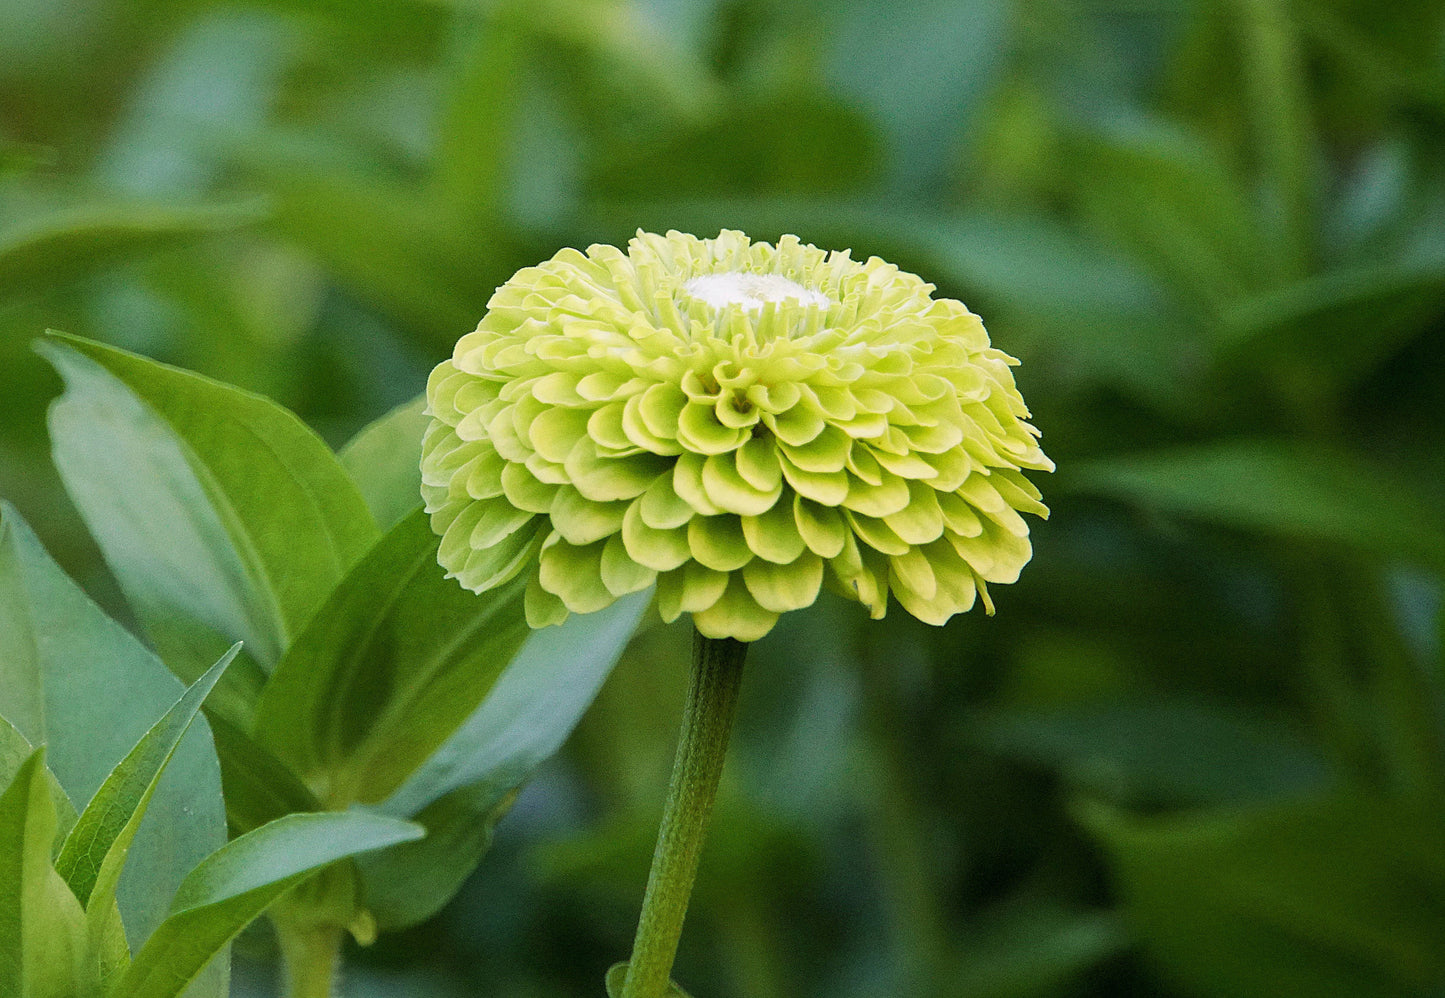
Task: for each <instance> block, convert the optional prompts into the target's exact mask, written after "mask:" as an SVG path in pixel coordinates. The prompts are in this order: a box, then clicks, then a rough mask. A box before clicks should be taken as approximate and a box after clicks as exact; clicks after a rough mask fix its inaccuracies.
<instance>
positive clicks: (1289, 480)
mask: <svg viewBox="0 0 1445 998" xmlns="http://www.w3.org/2000/svg"><path fill="white" fill-rule="evenodd" d="M1061 477H1062V478H1063V479H1064V481H1063V482H1061V483H1059V484H1062V485H1065V486H1066V487H1068V488H1071V489H1072V490H1074V491H1076V492H1080V491H1081V492H1092V493H1098V494H1103V495H1110V496H1116V497H1118V498H1121V499H1125V500H1128V501H1130V502H1135V503H1138V504H1140V505H1143V506H1145V507H1147V508H1150V509H1155V510H1159V511H1161V512H1164V513H1169V514H1173V515H1179V516H1187V517H1191V518H1195V519H1200V520H1205V521H1209V522H1212V523H1218V524H1222V525H1224V526H1228V527H1234V528H1237V529H1243V530H1250V531H1257V532H1262V533H1265V534H1269V535H1273V536H1278V537H1287V538H1291V539H1297V540H1308V541H1316V542H1325V543H1329V544H1340V545H1347V546H1350V547H1354V548H1357V549H1359V550H1362V551H1364V552H1366V553H1369V554H1375V555H1389V556H1393V557H1399V558H1402V559H1405V560H1407V561H1416V562H1423V563H1424V564H1426V565H1430V566H1433V567H1436V568H1439V567H1442V566H1445V517H1442V516H1441V515H1440V514H1439V512H1438V511H1437V506H1436V505H1435V504H1434V503H1432V502H1431V501H1429V499H1428V498H1426V497H1425V496H1422V495H1421V494H1419V492H1418V490H1416V489H1415V488H1414V487H1413V486H1412V485H1411V484H1410V483H1409V482H1407V481H1403V480H1400V479H1399V478H1397V477H1396V476H1394V475H1393V474H1391V473H1389V472H1387V471H1384V470H1382V469H1379V468H1376V467H1373V466H1372V465H1371V464H1370V463H1369V462H1367V461H1366V460H1364V459H1363V458H1361V457H1359V456H1357V455H1354V454H1351V453H1349V452H1347V451H1339V450H1329V449H1324V448H1320V447H1316V446H1313V445H1309V444H1304V443H1290V442H1284V441H1269V440H1247V441H1232V442H1228V443H1223V444H1214V445H1209V446H1203V447H1194V448H1189V449H1186V450H1177V451H1171V452H1165V453H1156V454H1147V455H1139V456H1132V457H1116V458H1107V459H1102V460H1096V461H1089V462H1082V463H1077V464H1075V465H1073V466H1072V467H1070V468H1068V469H1066V470H1065V472H1064V474H1063V475H1062V476H1061Z"/></svg>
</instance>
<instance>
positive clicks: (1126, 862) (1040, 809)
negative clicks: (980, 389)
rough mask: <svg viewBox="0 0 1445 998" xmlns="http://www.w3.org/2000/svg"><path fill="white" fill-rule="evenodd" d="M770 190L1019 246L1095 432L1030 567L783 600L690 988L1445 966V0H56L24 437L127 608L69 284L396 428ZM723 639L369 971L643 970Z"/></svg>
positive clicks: (1042, 346)
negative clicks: (921, 610)
mask: <svg viewBox="0 0 1445 998" xmlns="http://www.w3.org/2000/svg"><path fill="white" fill-rule="evenodd" d="M723 226H727V227H736V228H742V229H744V230H745V231H747V232H748V233H749V234H750V235H752V236H754V237H755V238H776V237H777V236H779V235H781V234H783V233H785V232H793V233H796V234H798V235H799V236H801V237H802V238H804V239H805V240H807V241H810V242H814V243H816V244H818V245H820V246H825V247H830V248H842V247H851V248H852V249H853V251H854V254H855V256H866V255H869V254H874V253H876V254H878V255H881V256H884V257H886V258H888V259H890V260H893V261H894V262H897V263H899V264H900V265H902V266H904V267H906V268H908V269H911V270H915V271H917V272H919V273H921V274H923V275H924V276H925V277H926V278H927V279H929V280H931V281H933V282H935V283H936V284H937V285H938V288H939V292H940V293H942V294H947V295H950V296H954V297H959V298H961V299H963V300H964V301H966V302H968V303H969V304H970V306H971V307H973V308H974V310H975V311H978V312H979V313H980V314H982V315H983V317H984V319H985V321H986V322H987V323H988V326H989V329H990V331H991V333H992V335H993V338H994V341H995V342H996V343H997V344H999V345H1000V346H1001V347H1003V348H1004V349H1005V350H1007V351H1009V352H1010V353H1013V354H1015V355H1017V356H1019V357H1021V358H1022V359H1023V362H1024V363H1023V366H1022V367H1021V368H1020V369H1019V374H1018V376H1019V380H1020V383H1021V386H1022V389H1023V392H1024V395H1025V397H1026V398H1028V399H1029V401H1030V403H1031V404H1032V406H1033V407H1034V416H1035V422H1036V423H1037V425H1038V426H1039V427H1040V428H1041V429H1042V430H1043V431H1044V444H1045V446H1046V448H1047V450H1048V452H1049V454H1050V455H1051V456H1052V457H1053V458H1054V459H1055V460H1056V461H1057V463H1058V465H1059V468H1060V471H1059V473H1058V474H1057V475H1056V476H1054V477H1053V478H1052V479H1050V480H1047V481H1044V482H1043V483H1041V484H1042V486H1043V488H1044V490H1045V496H1046V499H1048V501H1049V502H1050V504H1051V505H1052V506H1053V508H1054V516H1053V519H1052V520H1050V521H1049V522H1048V523H1047V524H1043V525H1040V526H1039V527H1038V528H1037V529H1036V533H1035V537H1036V555H1035V559H1034V562H1033V563H1032V564H1031V565H1030V566H1029V567H1028V568H1027V569H1026V570H1025V572H1024V576H1023V579H1022V581H1020V582H1019V583H1018V584H1017V585H1015V586H1012V587H1007V588H1006V589H1004V590H1002V591H999V592H997V593H996V597H995V598H996V599H997V602H998V605H999V613H998V616H997V617H995V618H991V619H989V618H984V617H983V616H981V615H979V614H970V615H968V616H967V617H966V618H964V619H956V620H955V621H954V622H953V623H951V624H950V625H949V626H948V627H946V628H943V629H938V630H935V629H931V628H928V627H925V626H923V625H919V624H916V623H914V622H912V621H909V620H907V619H905V618H904V617H903V615H902V614H901V612H898V611H896V610H895V614H894V615H890V616H889V618H888V619H887V620H886V621H884V622H882V623H881V624H874V623H871V622H868V621H865V620H862V619H860V616H861V615H860V614H859V613H857V612H856V608H853V607H846V606H842V605H838V604H833V603H827V602H825V603H822V604H820V605H819V606H817V607H815V608H814V609H812V610H810V611H805V612H799V613H795V614H791V615H789V616H788V617H786V618H785V619H784V621H783V624H782V625H780V627H779V628H778V631H777V633H776V634H775V635H773V636H770V637H769V638H768V639H767V640H766V641H764V642H762V643H761V644H759V646H758V647H757V648H756V649H755V650H754V652H753V655H752V659H751V661H750V665H749V671H750V674H749V676H748V680H747V688H746V690H745V695H744V702H743V705H742V710H741V713H742V720H741V730H740V732H739V734H738V737H737V740H736V743H735V746H736V748H735V759H734V760H733V762H732V764H731V766H730V769H729V771H728V773H727V775H726V776H725V780H724V788H723V797H722V800H721V802H720V805H719V815H718V821H717V823H716V826H715V829H714V831H713V834H712V837H711V842H710V846H709V851H708V854H707V855H706V857H705V860H704V864H703V872H702V880H701V882H700V884H699V888H698V894H697V897H696V900H695V903H694V907H693V913H692V918H691V920H690V925H689V931H688V933H687V934H686V936H685V938H684V944H683V951H682V953H681V956H680V962H679V965H678V971H677V974H676V976H677V977H678V978H679V979H680V980H684V981H687V982H688V986H689V990H692V991H693V992H694V993H696V994H699V995H705V996H715V998H726V996H735V998H784V996H786V998H795V996H816V998H824V996H826V998H850V996H859V998H862V996H873V995H905V994H907V995H922V996H938V998H966V996H975V995H976V996H980V998H982V996H992V998H998V996H1017V998H1024V996H1031V998H1032V996H1037V998H1045V996H1060V998H1063V996H1071V995H1091V996H1095V995H1119V996H1145V995H1148V996H1155V995H1162V996H1169V998H1173V996H1180V998H1185V996H1191V995H1197V996H1206V998H1213V996H1219V998H1236V996H1255V995H1259V996H1273V995H1278V994H1286V993H1292V994H1308V995H1320V996H1335V995H1342V996H1343V995H1350V996H1355V998H1359V996H1377V995H1378V996H1400V998H1404V996H1418V995H1425V994H1445V942H1442V940H1445V858H1442V857H1445V841H1442V840H1445V817H1442V815H1445V807H1442V804H1445V650H1442V641H1441V623H1442V610H1441V578H1442V573H1445V485H1442V483H1445V446H1442V443H1445V433H1442V430H1445V391H1442V385H1445V337H1442V336H1441V333H1442V328H1445V327H1442V317H1445V5H1442V4H1441V3H1439V2H1438V0H1395V2H1393V3H1390V4H1384V5H1381V4H1374V3H1367V2H1365V0H1227V2H1207V0H1156V2H1153V3H1149V2H1144V0H1089V2H1086V0H1031V2H1028V3H1023V2H1015V3H1008V2H1004V0H921V2H918V3H913V4H903V5H900V4H896V3H890V2H885V0H847V2H833V3H829V2H825V0H776V2H773V3H766V2H763V0H631V2H622V0H542V2H524V0H251V2H249V3H248V2H234V3H219V2H214V0H66V2H63V3H54V2H49V0H10V2H7V3H6V4H4V5H0V394H3V397H4V399H5V406H4V408H3V410H0V495H4V496H5V497H7V498H8V499H10V500H11V501H13V502H14V504H15V505H16V506H17V507H18V508H19V509H20V511H21V512H22V513H23V514H24V516H25V517H26V518H27V519H28V520H29V521H30V522H31V523H33V524H34V525H35V526H36V529H37V531H38V532H39V533H40V534H41V536H42V537H43V538H44V539H45V541H46V543H47V545H48V546H49V547H50V548H51V550H52V551H54V552H55V553H56V555H57V557H58V558H59V560H60V561H61V562H62V564H64V565H65V567H66V568H67V570H69V571H70V572H71V573H72V574H73V575H75V576H76V577H77V578H79V579H80V580H82V582H84V583H85V584H86V586H87V588H88V589H89V591H90V592H91V593H92V595H94V596H95V597H96V598H97V599H99V600H100V601H101V602H102V603H103V604H105V605H106V606H107V607H108V608H109V609H111V610H113V611H114V612H116V613H119V614H121V615H124V614H125V613H126V611H125V608H124V607H123V606H122V605H121V603H120V599H119V596H118V594H117V593H118V591H117V589H116V587H115V585H114V583H113V582H110V581H108V578H107V576H106V573H105V569H104V567H103V566H102V564H101V562H100V560H99V556H98V554H97V552H96V549H95V547H94V545H93V543H92V542H91V541H90V540H89V539H88V538H87V536H86V535H85V533H84V530H83V528H82V527H81V526H80V524H79V520H78V518H77V517H76V516H75V514H74V512H73V511H72V510H71V508H70V507H69V505H68V503H67V501H66V499H65V497H64V495H63V492H62V491H61V489H60V485H59V479H58V478H57V476H56V474H55V472H54V471H53V469H52V467H51V464H50V458H49V453H48V447H47V442H46V440H45V438H44V429H43V428H44V426H45V418H44V413H45V408H46V406H47V404H48V403H49V401H50V399H51V398H52V397H53V396H55V395H56V393H57V392H58V390H59V384H58V380H57V379H56V378H55V376H54V375H53V374H52V373H50V371H49V369H48V368H47V367H46V365H45V364H44V363H43V362H42V361H41V360H40V359H39V358H38V357H37V356H36V355H35V354H34V353H33V352H32V349H31V344H32V341H33V340H34V339H35V337H36V336H37V335H38V334H39V333H40V332H41V331H42V330H43V329H45V328H46V327H56V328H61V329H65V330H67V331H69V332H73V333H77V334H82V335H86V336H90V337H94V338H97V339H101V340H104V341H108V342H111V343H114V344H117V345H120V346H124V347H127V348H130V349H134V350H138V351H140V352H143V353H145V354H148V355H150V356H153V357H157V358H159V359H162V360H167V361H170V362H173V363H178V364H182V365H185V366H187V367H191V368H194V369H196V370H199V371H202V372H204V373H206V374H209V375H212V376H214V377H218V378H222V379H224V380H226V381H230V382H233V383H236V384H240V385H242V386H244V387H246V388H249V389H253V390H256V391H260V392H263V393H266V394H268V395H271V396H272V397H274V398H276V399H278V400H279V401H280V402H282V403H283V404H285V405H287V406H288V407H291V408H293V409H295V410H296V411H298V412H300V413H301V414H302V415H303V417H305V418H306V419H307V420H308V421H309V422H311V423H312V425H314V426H315V427H317V428H318V429H319V430H320V431H321V432H322V433H323V435H324V436H326V437H327V438H328V439H329V440H330V441H331V442H332V443H339V442H340V441H342V440H344V439H346V438H347V437H348V436H350V434H351V433H352V432H353V431H354V430H355V429H357V428H359V427H360V426H362V425H364V424H365V423H367V422H369V421H370V420H371V419H373V418H375V417H377V416H379V415H381V414H383V413H385V412H386V411H388V410H390V409H391V408H393V407H394V406H397V405H399V404H401V403H404V402H406V401H407V400H409V399H411V398H412V397H414V396H415V395H416V394H417V393H418V392H419V391H420V390H421V387H422V385H423V383H424V380H425V376H426V372H427V371H428V370H429V368H430V366H431V365H432V364H434V363H435V362H436V361H437V360H439V359H440V358H441V357H442V356H444V355H445V354H446V353H447V352H448V351H449V350H450V346H451V344H452V343H453V342H454V341H455V339H456V338H457V337H458V336H459V335H460V334H461V333H463V332H465V331H467V330H468V329H470V328H471V327H472V326H473V325H474V324H475V322H476V320H477V318H478V317H479V316H480V315H481V313H482V311H483V309H484V307H485V304H486V300H487V298H488V296H489V294H490V292H491V290H492V289H493V288H494V287H495V286H496V285H497V284H499V283H500V282H501V281H503V280H504V279H505V278H506V277H507V276H508V275H510V273H511V272H512V271H514V270H515V269H516V268H518V267H520V266H524V265H527V264H530V263H533V262H535V261H536V260H538V259H542V258H544V257H546V256H550V255H551V254H552V253H553V252H554V251H555V250H556V248H557V247H559V246H561V245H585V244H586V243H588V242H590V241H598V240H601V241H608V242H619V241H623V240H625V239H626V238H627V237H628V236H629V235H630V234H631V233H632V232H633V231H634V230H635V229H636V228H638V227H644V228H648V229H665V228H669V227H671V228H679V229H684V230H689V231H693V232H695V233H697V234H699V235H712V234H714V233H715V232H716V230H717V229H718V228H720V227H723ZM349 459H352V460H355V459H357V458H356V455H355V454H353V455H351V458H349ZM685 661H686V635H685V633H683V632H681V631H679V630H677V629H675V628H671V629H669V628H655V629H652V630H649V631H646V632H645V633H643V634H642V635H640V636H639V637H638V638H637V640H636V641H635V642H634V644H633V647H632V649H631V651H630V652H629V654H628V656H627V657H626V659H624V662H623V664H622V665H621V666H620V667H619V669H618V670H617V672H616V673H615V674H614V676H613V678H612V679H611V680H610V681H609V684H608V686H607V687H606V688H605V689H604V691H603V694H602V697H601V699H600V700H599V702H598V703H597V704H596V705H595V707H594V709H593V710H592V712H591V714H590V715H589V716H588V718H587V719H586V721H585V722H584V724H583V726H582V728H581V729H580V730H579V731H578V733H577V735H576V736H575V738H574V739H573V741H572V743H571V744H570V745H569V747H568V748H567V750H566V752H565V753H564V755H563V756H562V757H561V758H560V759H558V760H557V761H556V762H555V763H554V764H552V766H551V767H550V768H549V769H548V770H546V771H544V774H543V775H542V776H541V777H540V778H539V779H538V780H536V781H535V782H534V783H533V784H532V785H531V786H530V787H529V789H528V790H527V791H526V792H525V793H524V794H523V795H522V797H521V799H520V800H519V801H518V802H517V805H516V807H515V809H514V811H513V813H512V814H511V815H510V816H509V817H508V818H507V819H506V820H505V821H503V822H502V824H501V825H500V827H499V829H498V836H497V841H496V845H495V847H494V849H493V852H492V853H491V854H490V855H489V857H488V858H487V859H486V861H485V862H484V863H483V866H482V867H481V869H480V870H479V871H478V872H477V873H476V874H475V875H474V877H473V878H472V879H471V880H470V881H469V883H468V885H467V886H466V887H465V888H464V889H463V891H462V893H461V894H460V895H459V896H458V897H457V899H456V900H455V901H454V902H453V903H452V904H451V905H450V906H449V907H447V908H446V909H445V910H444V911H443V912H442V913H441V914H440V915H438V916H437V917H436V918H435V919H433V920H432V921H430V922H428V923H427V924H426V925H424V926H421V927H419V928H416V929H413V930H410V931H409V932H406V933H402V934H400V935H398V936H394V937H389V938H387V939H386V940H384V941H383V942H382V943H381V944H379V945H378V946H376V947H374V948H372V949H371V950H367V951H358V952H357V953H355V954H353V955H352V968H353V969H352V970H351V972H350V973H349V975H348V984H347V987H348V992H347V993H348V994H349V995H354V996H358V998H360V996H368V998H369V996H377V998H381V996H390V995H420V996H431V995H435V996H451V995H463V994H475V993H482V994H506V995H515V996H523V998H525V996H532V995H535V996H549V998H550V996H556V995H579V996H581V995H592V994H596V993H598V985H597V982H598V981H599V980H600V978H601V975H602V972H603V971H604V970H605V968H606V967H607V966H608V965H609V964H610V963H612V962H613V961H614V960H615V959H617V957H618V955H619V954H621V953H625V952H626V948H627V943H628V941H629V939H630V937H631V927H632V924H633V919H634V918H635V914H636V906H637V903H638V899H639V898H640V897H641V892H642V885H643V882H644V880H645V876H646V865H647V859H648V855H649V852H650V849H651V837H652V834H653V832H652V830H653V828H654V827H655V822H656V815H657V812H658V809H659V807H660V801H661V796H662V793H663V789H664V787H665V785H666V770H667V765H668V761H669V759H670V755H671V750H672V739H673V735H674V723H675V717H676V714H677V707H678V704H679V703H680V700H681V695H682V686H683V682H684V669H683V666H682V663H683V662H685ZM246 942H247V945H246V947H245V949H244V951H243V955H242V957H241V960H240V962H239V964H238V968H237V971H238V972H237V975H236V985H235V987H236V992H237V994H238V995H245V996H261V995H266V994H268V993H269V991H268V989H269V987H270V970H269V967H268V963H267V961H268V960H269V959H270V956H269V955H268V953H269V951H268V946H269V945H270V944H269V942H268V940H267V938H266V937H265V935H264V933H256V934H255V935H254V936H253V937H252V938H250V939H249V940H247V941H246ZM247 954H249V955H247Z"/></svg>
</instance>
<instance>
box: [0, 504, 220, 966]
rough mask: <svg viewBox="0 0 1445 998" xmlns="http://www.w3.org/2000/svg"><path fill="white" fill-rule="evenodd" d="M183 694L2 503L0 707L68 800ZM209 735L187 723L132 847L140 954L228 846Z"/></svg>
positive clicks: (96, 782)
mask: <svg viewBox="0 0 1445 998" xmlns="http://www.w3.org/2000/svg"><path fill="white" fill-rule="evenodd" d="M184 692H185V688H184V687H183V686H182V685H181V684H180V683H179V682H177V681H176V679H175V677H174V676H172V675H171V674H170V672H169V671H168V670H167V669H166V667H165V666H164V665H163V664H162V663H161V662H160V660H158V659H157V658H156V657H155V656H154V655H152V654H151V653H150V652H148V651H147V650H146V649H145V648H144V647H142V646H141V644H140V643H139V642H138V641H136V640H135V638H133V637H131V636H130V635H129V634H128V633H126V631H125V630H124V629H123V628H121V627H120V626H119V625H117V624H116V623H114V622H113V621H111V620H110V619H109V618H108V617H106V616H105V614H104V613H102V612H101V611H100V609H99V608H98V607H96V606H95V604H94V603H92V602H91V601H90V600H89V599H88V598H87V597H86V595H85V594H84V593H83V592H81V590H80V589H79V587H77V586H76V585H75V583H73V582H71V581H70V579H68V578H67V577H66V576H65V573H64V572H62V571H61V570H60V568H59V567H58V566H57V565H56V564H55V563H54V562H53V561H51V560H50V557H49V556H48V555H47V554H46V553H45V549H44V548H43V547H41V545H40V542H39V541H38V540H37V539H36V538H35V535H34V534H33V533H31V532H30V529H29V527H27V526H26V525H25V523H24V521H23V520H21V519H20V517H19V515H18V514H16V512H15V510H14V509H12V508H10V507H9V506H8V505H6V504H4V503H0V704H3V705H4V712H5V715H6V719H7V720H8V721H9V722H10V723H11V724H13V725H14V726H15V728H16V729H17V730H18V732H19V734H20V735H21V736H22V737H24V738H25V739H26V740H28V741H29V743H30V744H32V745H38V744H42V743H48V750H47V758H48V759H49V761H50V765H51V767H52V768H53V770H54V772H55V775H56V777H57V778H58V780H59V783H60V786H61V787H63V788H64V792H65V794H66V795H68V797H69V799H70V800H72V801H75V802H76V803H77V804H79V805H84V804H86V803H87V802H88V801H90V799H91V797H92V796H93V795H94V794H95V792H96V791H97V790H98V789H99V788H100V786H101V784H102V783H103V782H104V781H105V779H106V777H107V776H108V774H109V773H110V772H111V770H112V769H114V768H115V766H116V765H117V763H119V762H120V761H121V759H123V758H124V757H125V756H126V754H127V752H129V751H130V749H131V748H132V746H134V745H135V743H136V742H137V741H138V740H139V739H140V738H141V737H142V736H143V735H144V734H145V732H146V730H147V729H148V728H149V727H150V726H151V725H152V724H153V723H154V722H155V720H156V718H158V717H160V716H161V715H162V714H164V713H165V712H166V710H167V709H168V708H170V707H171V705H173V704H174V703H175V702H176V700H177V698H179V697H180V696H181V695H182V693H184ZM207 728H208V725H207V724H206V722H205V720H204V719H202V720H199V721H197V722H196V723H194V724H193V725H191V730H190V733H189V734H187V735H186V737H185V739H184V740H183V741H182V742H181V745H180V747H179V748H178V749H177V750H176V753H175V756H174V757H173V758H172V760H171V764H170V766H169V767H167V770H166V775H165V777H164V778H163V779H162V780H161V783H160V786H159V788H158V789H157V790H156V791H155V796H154V797H153V798H152V799H151V804H150V807H149V809H148V811H147V816H146V818H145V821H144V822H143V823H142V824H141V827H140V830H139V832H138V833H137V835H136V837H135V841H134V842H133V844H132V846H131V849H130V854H129V858H128V860H127V863H126V874H125V876H124V877H123V878H122V880H121V885H120V891H119V898H120V906H121V912H122V914H123V916H124V919H125V924H126V928H127V931H128V932H129V933H130V934H131V938H132V941H133V942H134V943H135V944H136V945H139V943H140V941H141V940H143V939H144V938H145V937H146V935H148V934H149V933H150V931H151V930H152V929H154V928H155V926H156V925H158V924H159V923H160V920H161V919H162V918H163V917H164V915H165V912H166V908H167V907H168V906H169V904H170V900H171V895H172V894H174V893H175V889H176V886H177V885H178V884H179V883H180V882H181V879H182V878H183V877H184V876H185V875H186V873H187V872H188V871H189V870H190V869H191V868H192V867H194V866H195V864H196V863H198V862H199V861H200V860H201V859H202V858H203V857H205V856H206V855H208V854H209V853H211V852H212V851H214V850H215V849H216V848H218V847H219V846H221V845H222V844H224V843H225V841H226V819H225V812H224V810H223V807H222V803H221V777H220V772H219V769H218V767H217V765H216V755H215V752H214V751H213V749H212V747H211V740H210V736H209V732H208V730H207ZM61 811H62V815H61V819H62V825H63V826H65V827H66V828H67V829H68V828H69V826H70V825H72V824H73V823H74V820H75V819H74V808H72V807H71V806H70V804H69V803H68V802H67V803H66V804H64V805H63V807H62V808H61ZM220 980H221V981H222V982H224V974H223V975H222V977H221V979H220ZM218 990H220V988H219V986H218Z"/></svg>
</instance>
